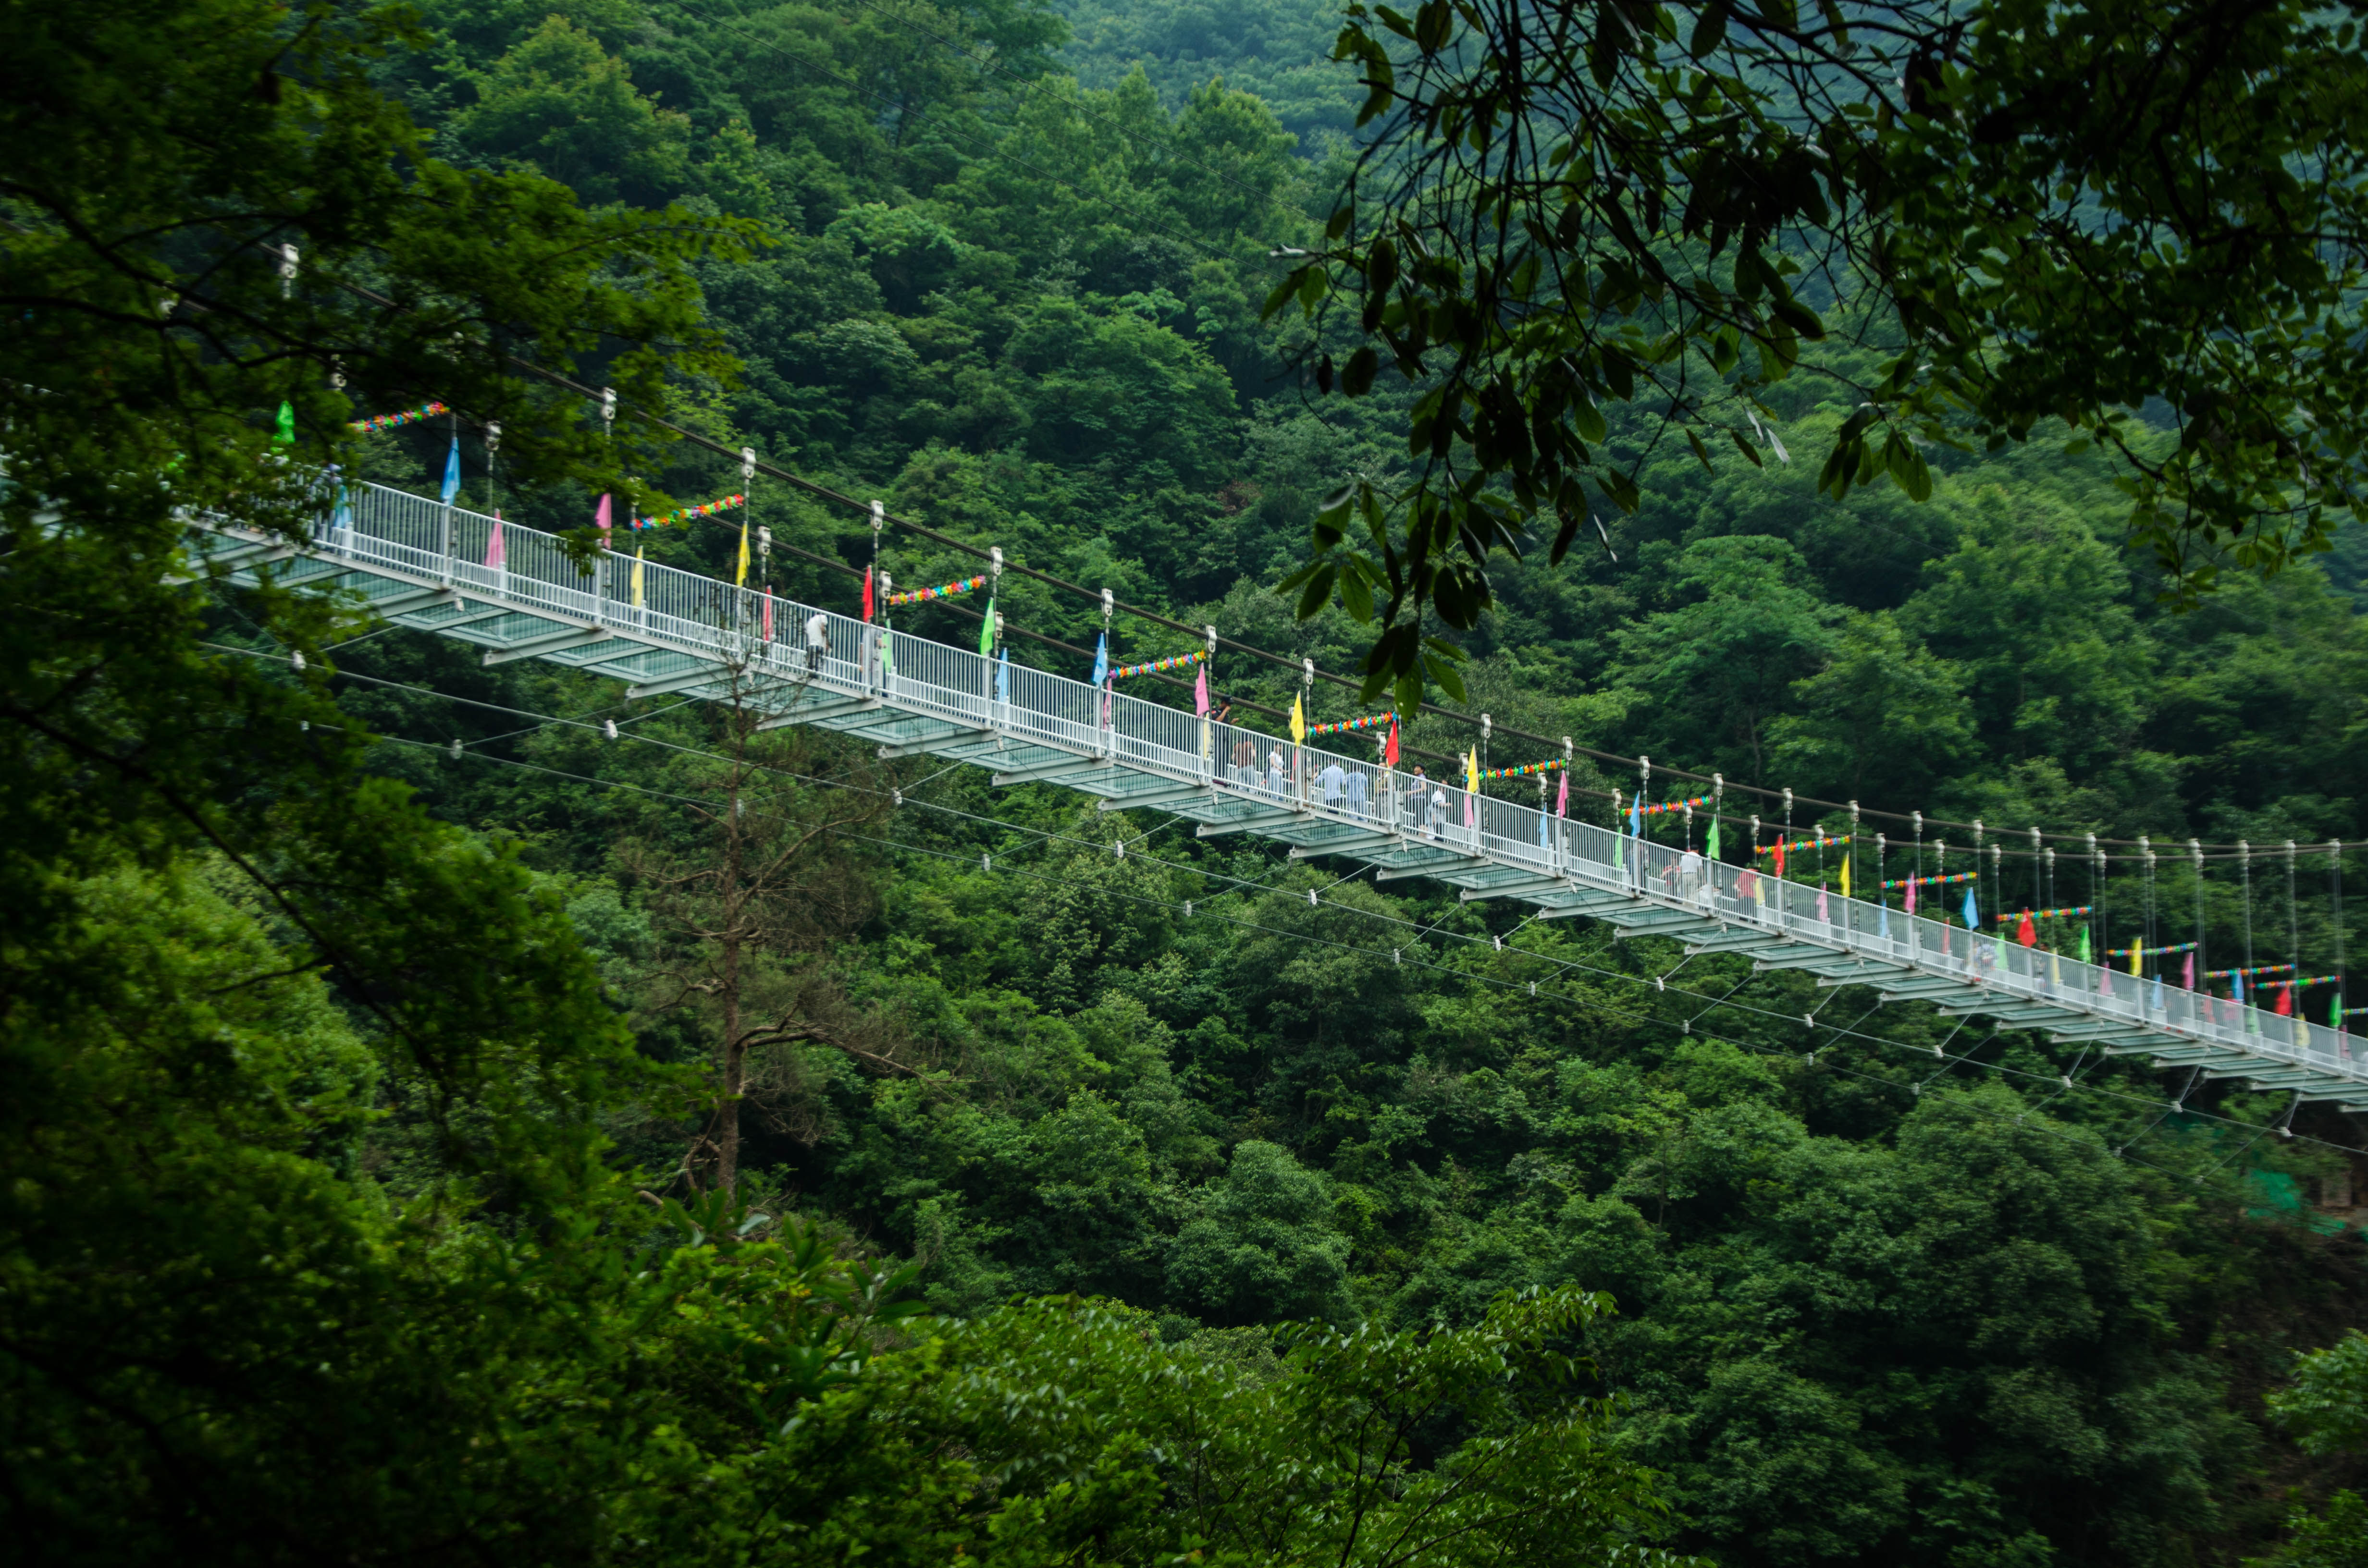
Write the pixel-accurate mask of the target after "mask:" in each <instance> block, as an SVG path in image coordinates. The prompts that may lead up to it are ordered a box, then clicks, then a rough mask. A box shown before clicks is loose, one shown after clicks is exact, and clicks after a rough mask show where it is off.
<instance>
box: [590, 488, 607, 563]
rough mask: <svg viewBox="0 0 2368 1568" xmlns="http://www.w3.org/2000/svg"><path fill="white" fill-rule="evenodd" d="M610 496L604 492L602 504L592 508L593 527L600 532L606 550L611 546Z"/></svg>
mask: <svg viewBox="0 0 2368 1568" xmlns="http://www.w3.org/2000/svg"><path fill="white" fill-rule="evenodd" d="M592 526H593V527H594V528H598V529H599V530H600V545H601V548H602V549H604V550H605V549H607V548H608V544H609V495H608V494H607V493H606V492H603V493H602V494H601V496H600V504H599V505H598V506H595V507H594V508H592Z"/></svg>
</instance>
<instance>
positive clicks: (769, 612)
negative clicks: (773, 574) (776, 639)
mask: <svg viewBox="0 0 2368 1568" xmlns="http://www.w3.org/2000/svg"><path fill="white" fill-rule="evenodd" d="M772 640H773V596H772V595H770V594H767V595H766V596H765V641H766V642H771V641H772Z"/></svg>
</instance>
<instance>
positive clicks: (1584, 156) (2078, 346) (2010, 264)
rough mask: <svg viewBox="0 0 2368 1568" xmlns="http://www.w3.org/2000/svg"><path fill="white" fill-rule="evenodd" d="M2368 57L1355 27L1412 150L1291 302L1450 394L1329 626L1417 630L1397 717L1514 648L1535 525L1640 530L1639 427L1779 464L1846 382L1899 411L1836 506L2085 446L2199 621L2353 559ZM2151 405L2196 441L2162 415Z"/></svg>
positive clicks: (1970, 32) (1614, 20)
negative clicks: (2170, 430)
mask: <svg viewBox="0 0 2368 1568" xmlns="http://www.w3.org/2000/svg"><path fill="white" fill-rule="evenodd" d="M2357 28H2358V24H2357V22H2356V20H2355V19H2354V18H2352V17H2350V16H2348V15H2345V14H2340V13H2336V12H2329V11H2325V10H2322V9H2318V8H2314V7H2312V6H2307V5H2305V4H2303V3H2301V0H2286V3H2284V4H2279V5H2272V6H2229V5H2227V4H2226V3H2225V0H2091V3H2086V4H2078V5H2072V6H2044V5H2040V4H2037V3H2035V0H1985V3H1983V4H1979V5H1976V6H1971V7H1966V6H1951V5H1945V4H1936V3H1931V0H1885V3H1882V4H1877V5H1873V6H1865V7H1861V8H1859V9H1856V10H1846V9H1844V8H1840V7H1827V8H1826V9H1824V10H1822V11H1819V12H1816V14H1814V15H1812V14H1810V13H1809V12H1808V11H1807V10H1806V9H1805V8H1802V7H1796V6H1793V5H1791V4H1789V3H1787V4H1780V5H1773V6H1730V5H1727V4H1724V3H1719V4H1699V5H1696V4H1684V5H1677V4H1668V5H1663V4H1654V5H1645V6H1614V7H1601V8H1596V9H1592V10H1588V11H1585V12H1578V11H1572V12H1553V13H1541V12H1536V11H1532V10H1530V9H1526V8H1523V7H1519V6H1505V7H1497V8H1493V9H1492V8H1485V7H1483V8H1474V7H1459V6H1454V5H1452V4H1450V0H1429V3H1428V4H1426V5H1424V6H1419V7H1417V10H1416V12H1415V14H1413V15H1411V16H1408V15H1406V14H1403V13H1401V12H1399V11H1397V10H1396V9H1395V8H1392V7H1389V6H1362V5H1359V6H1350V7H1349V11H1348V25H1347V26H1346V27H1345V28H1343V29H1342V32H1341V35H1340V39H1339V42H1338V50H1337V52H1338V56H1339V57H1340V58H1342V59H1344V60H1350V61H1354V62H1356V64H1357V66H1358V69H1359V71H1360V79H1361V81H1362V84H1363V85H1365V87H1366V88H1367V90H1368V97H1367V98H1366V101H1365V104H1364V106H1363V108H1361V110H1360V114H1359V122H1360V125H1363V126H1367V127H1369V128H1370V129H1369V131H1368V132H1367V135H1366V137H1365V140H1364V142H1363V143H1362V145H1361V146H1360V149H1359V153H1358V164H1357V167H1356V169H1355V172H1354V173H1353V175H1352V176H1351V177H1350V178H1349V182H1348V187H1347V189H1346V190H1345V191H1344V192H1343V193H1342V195H1341V197H1340V199H1338V202H1337V204H1336V206H1335V208H1334V211H1333V215H1332V218H1331V220H1330V222H1329V224H1328V226H1327V230H1326V246H1325V248H1323V249H1322V250H1321V251H1319V252H1318V253H1317V254H1316V255H1315V256H1312V257H1311V258H1310V259H1309V260H1307V261H1306V262H1304V264H1302V265H1301V266H1300V267H1298V268H1297V269H1296V270H1294V271H1293V273H1292V275H1291V276H1290V277H1289V278H1286V279H1284V280H1283V281H1282V282H1281V284H1280V285H1279V286H1278V287H1277V288H1276V290H1274V292H1273V294H1272V295H1271V296H1270V298H1269V304H1268V309H1269V312H1279V311H1281V310H1282V309H1284V308H1285V307H1287V306H1289V305H1291V304H1292V303H1294V302H1296V303H1297V304H1299V305H1300V306H1301V307H1303V308H1304V310H1305V311H1306V312H1308V313H1309V314H1310V315H1311V316H1314V317H1315V318H1317V319H1318V320H1319V322H1320V323H1321V324H1323V325H1324V330H1323V332H1322V334H1321V335H1320V336H1319V337H1318V338H1317V339H1316V340H1315V341H1314V342H1312V343H1311V345H1310V347H1308V349H1307V350H1306V353H1307V356H1308V357H1309V358H1311V359H1313V360H1315V365H1314V369H1315V381H1316V382H1317V384H1318V387H1319V389H1320V390H1322V391H1325V392H1330V391H1333V390H1335V389H1336V388H1337V389H1338V390H1342V391H1345V392H1347V393H1349V395H1351V396H1361V395H1364V394H1365V393H1367V392H1370V391H1371V390H1372V388H1373V387H1374V386H1375V384H1376V378H1377V377H1378V376H1379V375H1380V374H1381V372H1382V371H1383V369H1390V370H1393V371H1395V374H1396V376H1399V377H1403V378H1404V379H1405V381H1406V382H1407V383H1408V385H1410V386H1411V387H1413V388H1415V389H1417V391H1418V392H1419V396H1418V397H1417V400H1416V402H1415V403H1414V405H1413V411H1412V413H1413V416H1412V420H1411V423H1410V426H1409V428H1408V433H1407V441H1408V446H1407V450H1408V452H1409V453H1410V454H1411V455H1412V456H1413V458H1414V459H1415V460H1416V462H1417V467H1416V469H1415V471H1414V472H1413V473H1412V474H1411V475H1410V477H1409V479H1408V481H1407V483H1406V484H1404V485H1402V486H1398V487H1396V488H1395V489H1391V490H1384V489H1383V488H1382V487H1381V486H1379V485H1377V484H1376V483H1373V482H1372V481H1364V482H1360V484H1359V485H1358V486H1357V487H1356V488H1355V489H1354V490H1353V491H1350V492H1346V493H1344V494H1342V495H1341V496H1340V497H1339V499H1338V503H1337V504H1336V505H1335V506H1333V507H1331V508H1329V509H1328V510H1327V511H1326V513H1325V514H1324V516H1323V517H1322V518H1321V519H1320V520H1319V521H1318V523H1317V525H1316V528H1315V553H1316V556H1317V559H1316V560H1315V562H1311V563H1310V564H1309V566H1308V567H1307V568H1306V571H1305V574H1304V575H1303V576H1302V577H1301V578H1298V579H1294V580H1293V582H1294V585H1296V584H1297V583H1300V582H1304V584H1305V593H1304V597H1303V599H1302V613H1303V614H1312V613H1313V612H1314V610H1315V608H1316V607H1317V606H1318V605H1320V604H1321V603H1323V602H1324V601H1325V600H1326V598H1327V597H1330V596H1331V595H1332V594H1333V593H1334V592H1335V591H1336V590H1338V591H1341V592H1343V594H1344V599H1343V602H1344V603H1345V604H1346V605H1347V606H1348V608H1349V609H1350V610H1351V611H1352V612H1353V613H1356V614H1358V615H1359V617H1360V619H1371V618H1372V615H1373V614H1374V613H1375V612H1374V609H1373V607H1372V601H1374V600H1375V599H1376V598H1378V599H1379V600H1380V601H1381V602H1380V608H1379V619H1380V620H1381V624H1382V628H1383V631H1382V634H1381V637H1380V640H1379V642H1377V643H1376V645H1375V649H1374V653H1373V657H1372V664H1371V666H1370V671H1371V673H1370V677H1369V679H1370V691H1369V696H1370V695H1371V693H1372V692H1377V691H1379V690H1380V689H1381V688H1382V687H1383V686H1385V685H1388V684H1390V683H1391V682H1393V681H1396V682H1398V683H1400V684H1401V691H1400V703H1401V706H1408V705H1410V704H1411V702H1412V701H1413V699H1414V696H1415V691H1416V688H1417V686H1418V685H1419V679H1418V676H1417V669H1418V656H1419V653H1420V647H1421V642H1420V631H1419V626H1420V622H1421V619H1422V617H1423V615H1424V614H1425V613H1426V611H1428V610H1432V609H1435V611H1436V613H1437V614H1438V615H1439V617H1440V619H1443V620H1445V621H1446V622H1447V623H1448V624H1449V625H1451V626H1454V627H1461V628H1470V627H1473V626H1474V625H1476V624H1477V622H1478V619H1479V615H1480V612H1481V611H1482V610H1483V609H1484V608H1486V606H1487V605H1488V604H1489V603H1490V602H1491V592H1490V588H1489V585H1488V578H1487V563H1488V560H1489V558H1490V556H1491V555H1493V554H1494V553H1495V552H1497V551H1500V550H1501V551H1516V552H1518V551H1521V550H1523V549H1525V548H1527V547H1528V543H1529V542H1530V536H1531V522H1532V520H1533V519H1535V520H1538V521H1539V522H1540V524H1541V526H1540V528H1539V529H1538V532H1539V533H1540V534H1541V535H1543V539H1541V540H1538V541H1537V542H1540V543H1544V542H1546V541H1547V540H1550V541H1551V543H1550V550H1551V553H1552V555H1553V556H1554V558H1555V559H1556V560H1559V559H1560V558H1561V556H1562V555H1563V553H1564V552H1565V551H1566V550H1567V549H1568V548H1569V547H1570V545H1571V544H1572V543H1573V542H1574V541H1575V540H1577V539H1578V538H1579V537H1580V535H1581V532H1582V531H1583V530H1586V529H1588V527H1589V525H1588V518H1589V517H1590V515H1591V514H1592V513H1593V512H1594V511H1596V510H1599V509H1600V508H1601V507H1602V506H1604V505H1606V504H1609V505H1611V506H1617V507H1619V508H1621V509H1623V510H1633V509H1634V508H1635V506H1637V505H1638V502H1639V491H1638V484H1637V475H1638V470H1639V467H1640V464H1641V462H1642V460H1643V455H1644V453H1645V452H1646V451H1649V449H1650V446H1649V444H1647V445H1645V446H1643V447H1639V446H1636V445H1632V444H1630V443H1628V442H1626V441H1623V440H1622V439H1621V438H1619V437H1615V436H1614V434H1613V432H1612V430H1611V426H1610V425H1609V423H1608V421H1607V419H1606V415H1605V412H1604V411H1605V409H1606V408H1607V407H1608V406H1610V405H1611V404H1616V403H1632V402H1635V403H1643V404H1645V405H1648V406H1649V407H1650V408H1651V410H1652V411H1653V417H1654V422H1655V423H1656V424H1658V425H1660V426H1662V427H1663V428H1664V429H1666V430H1667V431H1668V433H1669V434H1670V435H1672V436H1675V435H1678V434H1680V433H1681V434H1682V435H1683V436H1684V437H1685V439H1686V440H1687V441H1688V442H1689V443H1690V444H1691V448H1692V449H1693V450H1694V452H1695V453H1696V455H1697V456H1699V457H1700V458H1701V460H1702V461H1703V462H1704V463H1708V462H1709V461H1711V458H1712V452H1713V449H1717V450H1719V451H1722V452H1724V451H1726V450H1729V449H1732V450H1733V451H1734V452H1736V453H1737V454H1739V455H1740V456H1741V457H1742V458H1743V459H1745V460H1748V461H1749V462H1752V463H1754V464H1757V463H1759V462H1760V461H1762V460H1763V457H1762V454H1763V451H1772V450H1773V447H1772V444H1771V443H1770V442H1768V441H1766V440H1765V439H1764V437H1763V436H1762V433H1761V429H1760V426H1759V424H1758V423H1757V421H1758V420H1759V417H1760V416H1761V415H1764V414H1765V413H1766V412H1768V411H1769V409H1770V403H1769V401H1768V400H1769V398H1770V392H1771V389H1773V388H1775V387H1777V386H1778V385H1780V384H1781V383H1782V382H1783V381H1786V380H1787V379H1788V378H1789V377H1790V376H1792V375H1793V372H1794V370H1795V369H1797V368H1799V367H1802V366H1804V365H1813V366H1814V367H1815V368H1816V369H1817V370H1819V371H1820V372H1821V373H1823V374H1826V375H1828V376H1832V377H1835V378H1838V379H1839V380H1840V381H1842V382H1843V383H1844V384H1845V385H1847V386H1849V387H1850V389H1851V396H1852V401H1853V402H1854V403H1856V404H1857V406H1856V407H1855V408H1853V409H1852V410H1851V411H1850V413H1849V415H1848V416H1847V417H1846V418H1844V419H1843V420H1842V421H1841V423H1840V424H1839V426H1838V427H1837V429H1836V431H1835V435H1834V440H1833V442H1832V445H1831V447H1830V449H1829V450H1828V452H1827V454H1826V455H1825V458H1824V464H1823V469H1822V472H1821V476H1820V483H1821V485H1822V486H1823V487H1824V488H1825V489H1827V490H1828V491H1829V492H1830V493H1831V494H1834V495H1836V496H1840V495H1842V494H1845V493H1847V492H1848V491H1849V490H1850V488H1851V487H1853V486H1854V485H1860V484H1865V483H1873V482H1874V481H1875V480H1877V479H1878V478H1881V477H1884V476H1888V477H1890V478H1892V479H1894V480H1896V482H1897V483H1899V484H1900V485H1901V486H1902V487H1903V488H1904V489H1906V490H1907V492H1908V493H1909V494H1911V495H1913V496H1915V497H1917V498H1918V499H1922V498H1923V497H1924V496H1925V495H1926V494H1929V493H1930V489H1931V483H1932V481H1931V473H1930V466H1929V463H1928V460H1927V457H1926V453H1925V449H1926V447H1927V446H1928V445H1930V444H1932V443H1941V444H1944V445H1947V446H1951V447H1955V448H1958V449H1975V448H1987V449H1992V450H1995V449H2000V448H2003V447H2006V446H2008V445H2009V444H2012V443H2019V442H2022V441H2027V440H2031V439H2032V438H2034V437H2037V438H2039V439H2054V438H2055V436H2054V434H2052V432H2056V431H2060V430H2061V429H2062V426H2059V425H2057V424H2056V423H2055V422H2056V421H2059V420H2060V421H2064V422H2066V423H2068V424H2069V425H2070V426H2073V427H2074V428H2073V430H2072V432H2071V438H2070V439H2069V441H2068V442H2067V443H2066V445H2067V450H2071V451H2078V450H2081V449H2087V448H2088V447H2089V446H2090V445H2091V444H2096V445H2100V446H2102V447H2104V448H2105V449H2108V450H2109V451H2111V453H2112V456H2113V457H2114V459H2115V460H2116V461H2117V463H2118V464H2119V465H2120V466H2121V468H2122V470H2123V473H2124V475H2125V478H2126V482H2127V484H2128V486H2129V491H2130V495H2131V498H2132V499H2131V501H2130V504H2129V510H2128V513H2127V528H2128V531H2129V533H2130V535H2131V536H2132V538H2133V539H2134V540H2135V541H2136V542H2137V543H2139V544H2140V545H2141V546H2143V547H2145V548H2146V549H2147V550H2148V551H2150V552H2151V553H2153V554H2154V555H2155V557H2156V558H2157V562H2159V564H2160V566H2161V568H2162V569H2163V571H2164V573H2165V582H2166V592H2167V593H2169V596H2170V597H2173V598H2175V599H2177V600H2179V601H2180V602H2182V603H2192V602H2193V601H2194V599H2195V598H2196V597H2198V596H2200V595H2201V594H2203V592H2205V591H2207V590H2208V589H2209V588H2210V587H2211V586H2212V585H2213V584H2214V581H2215V580H2216V578H2217V575H2218V574H2220V573H2221V572H2222V571H2224V570H2227V569H2232V568H2233V569H2239V570H2247V571H2260V572H2273V571H2276V570H2278V569H2280V568H2281V567H2283V566H2284V565H2286V564H2287V563H2289V562H2293V561H2294V560H2296V559H2299V558H2300V557H2301V556H2302V555H2303V554H2305V552H2308V551H2317V550H2324V549H2326V548H2327V547H2328V543H2329V540H2330V537H2331V529H2332V528H2333V527H2334V525H2335V524H2336V523H2337V522H2338V521H2339V520H2340V519H2341V518H2342V517H2345V516H2347V515H2348V514H2349V512H2350V510H2351V506H2352V496H2353V493H2354V491H2355V489H2356V488H2357V487H2358V485H2359V483H2360V482H2361V478H2362V471H2361V467H2360V464H2361V457H2360V453H2361V449H2362V443H2361V439H2360V437H2361V425H2360V422H2359V416H2358V415H2357V413H2356V407H2357V405H2358V398H2357V395H2356V391H2355V389H2356V388H2357V387H2358V385H2359V383H2360V380H2361V378H2362V374H2363V371H2368V361H2363V360H2362V357H2361V352H2360V342H2361V338H2360V335H2359V334H2358V332H2357V331H2356V330H2355V325H2356V305H2355V302H2354V293H2355V290H2356V288H2357V285H2358V282H2359V277H2358V274H2357V273H2356V271H2355V269H2354V263H2353V262H2352V261H2351V258H2350V256H2351V253H2350V252H2349V251H2346V250H2344V249H2342V248H2341V247H2340V246H2339V247H2336V248H2332V249H2330V248H2328V245H2327V244H2326V240H2327V237H2328V236H2329V235H2336V234H2341V235H2356V234H2357V233H2360V231H2361V228H2362V222H2363V218H2368V203H2363V194H2368V185H2363V179H2362V165H2361V164H2360V162H2359V154H2358V153H2356V152H2354V151H2352V149H2356V148H2357V147H2359V146H2360V145H2362V140H2363V138H2362V131H2363V129H2368V76H2363V64H2362V51H2360V50H2359V49H2358V47H2357V44H2358V31H2357ZM2108 82H2110V83H2112V84H2113V85H2112V87H2110V88H2107V89H2105V90H2100V84H2102V83H2108ZM1547 128H1552V129H1550V130H1549V129H1547ZM2174 144H2175V145H2176V146H2177V147H2178V148H2179V149H2180V152H2179V153H2177V154H2176V155H2166V154H2161V153H2159V149H2162V148H2164V147H2168V146H2171V145H2174ZM1812 278H1814V279H1815V280H1816V281H1815V282H1814V283H1812V282H1811V281H1810V279H1812ZM1836 327H1839V328H1840V329H1841V330H1840V331H1839V334H1837V333H1835V331H1834V328H1836ZM1829 339H1831V340H1832V341H1831V342H1830V343H1829ZM1352 344H1353V345H1358V347H1355V348H1354V351H1353V352H1349V346H1350V345H1352ZM1336 353H1337V354H1341V355H1343V356H1344V358H1343V359H1342V360H1341V361H1340V362H1339V363H1338V365H1337V367H1336V363H1335V359H1334V358H1333V356H1334V355H1335V354H1336ZM2149 397H2154V398H2160V399H2163V400H2165V401H2166V402H2167V403H2168V404H2169V407H2170V409H2171V410H2173V411H2174V413H2173V415H2172V419H2171V422H2172V423H2173V424H2174V426H2175V427H2176V435H2175V437H2172V438H2163V437H2159V436H2157V433H2156V431H2155V430H2154V429H2153V427H2152V426H2149V425H2148V423H2147V422H2146V421H2145V420H2142V419H2139V418H2137V417H2135V415H2133V414H2132V413H2131V410H2132V409H2134V408H2135V407H2136V406H2137V405H2138V404H2139V403H2142V402H2144V401H2145V400H2146V399H2147V398H2149ZM1352 531H1353V532H1354V533H1355V535H1356V536H1357V537H1356V540H1355V541H1354V544H1353V546H1352V545H1351V543H1350V540H1349V536H1350V534H1351V532H1352Z"/></svg>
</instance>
